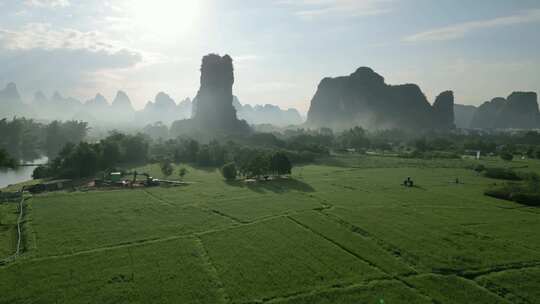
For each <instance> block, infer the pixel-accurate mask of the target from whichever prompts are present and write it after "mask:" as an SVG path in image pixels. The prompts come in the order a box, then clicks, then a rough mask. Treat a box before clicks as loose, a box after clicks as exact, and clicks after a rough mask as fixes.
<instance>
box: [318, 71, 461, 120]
mask: <svg viewBox="0 0 540 304" xmlns="http://www.w3.org/2000/svg"><path fill="white" fill-rule="evenodd" d="M437 104H438V105H437V108H434V107H432V106H431V105H430V104H429V102H428V101H427V99H426V97H425V95H424V94H423V93H422V91H421V90H420V88H419V87H418V86H417V85H415V84H405V85H397V86H393V85H387V84H386V83H385V81H384V78H383V77H382V76H381V75H379V74H377V73H375V72H374V71H373V70H372V69H370V68H367V67H362V68H359V69H358V70H356V72H354V73H353V74H351V75H350V76H344V77H337V78H325V79H323V80H322V81H321V83H320V84H319V86H318V88H317V92H316V93H315V96H314V97H313V99H312V101H311V107H310V109H309V112H308V121H307V124H308V126H312V127H330V128H334V129H344V128H350V127H353V126H358V125H360V126H362V127H365V128H368V129H386V128H405V129H428V128H429V129H431V128H442V129H448V128H451V127H452V124H453V94H450V92H445V93H443V94H442V95H441V96H440V100H439V102H438V103H437ZM441 120H442V121H443V123H439V121H441ZM450 121H452V123H449V122H450Z"/></svg>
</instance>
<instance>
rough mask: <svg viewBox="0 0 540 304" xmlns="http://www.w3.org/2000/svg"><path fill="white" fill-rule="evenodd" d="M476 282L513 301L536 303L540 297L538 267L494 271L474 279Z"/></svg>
mask: <svg viewBox="0 0 540 304" xmlns="http://www.w3.org/2000/svg"><path fill="white" fill-rule="evenodd" d="M476 280H477V281H478V283H479V284H480V285H482V286H485V287H486V288H489V289H490V290H493V292H495V293H498V294H499V295H501V296H503V297H505V298H506V299H508V300H510V301H511V302H513V303H537V302H538V299H540V289H539V288H538V284H539V283H538V282H540V268H538V267H531V268H522V269H520V268H518V269H508V270H505V271H500V272H494V273H492V274H488V275H485V276H481V277H478V278H477V279H476Z"/></svg>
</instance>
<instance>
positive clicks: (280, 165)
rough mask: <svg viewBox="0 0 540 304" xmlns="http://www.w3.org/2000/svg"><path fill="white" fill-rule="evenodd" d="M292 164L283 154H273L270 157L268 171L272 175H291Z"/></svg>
mask: <svg viewBox="0 0 540 304" xmlns="http://www.w3.org/2000/svg"><path fill="white" fill-rule="evenodd" d="M291 169H292V164H291V162H290V160H289V158H288V157H287V155H286V154H285V153H283V152H275V153H274V154H272V156H271V157H270V171H271V172H272V173H274V174H278V175H283V174H291Z"/></svg>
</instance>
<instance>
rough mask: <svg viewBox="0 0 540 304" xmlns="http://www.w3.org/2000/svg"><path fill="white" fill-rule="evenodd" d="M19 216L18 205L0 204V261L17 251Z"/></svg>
mask: <svg viewBox="0 0 540 304" xmlns="http://www.w3.org/2000/svg"><path fill="white" fill-rule="evenodd" d="M18 215H19V212H18V211H17V204H15V203H0V259H3V258H5V257H7V256H10V255H12V254H13V252H14V251H15V246H16V244H17V218H18Z"/></svg>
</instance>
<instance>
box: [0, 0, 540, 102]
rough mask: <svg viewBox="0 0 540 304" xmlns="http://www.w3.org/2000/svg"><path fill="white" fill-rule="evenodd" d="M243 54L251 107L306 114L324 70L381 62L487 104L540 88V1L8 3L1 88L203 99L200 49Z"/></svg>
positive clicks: (1, 20)
mask: <svg viewBox="0 0 540 304" xmlns="http://www.w3.org/2000/svg"><path fill="white" fill-rule="evenodd" d="M210 52H215V53H220V54H224V53H227V54H230V55H231V56H232V57H233V59H234V61H235V76H236V82H235V87H234V91H235V94H236V95H237V96H238V97H239V98H240V100H241V102H243V103H251V104H259V103H272V104H277V105H279V106H281V107H285V108H287V107H297V108H298V109H299V110H301V111H306V110H307V109H308V107H309V101H310V99H311V97H312V96H313V94H314V93H315V90H316V86H317V84H318V83H319V81H320V80H321V79H322V78H323V77H325V76H340V75H348V74H350V73H352V72H353V71H354V70H355V69H356V68H357V67H360V66H369V67H372V68H373V69H374V70H375V71H377V72H378V73H380V74H381V75H383V76H384V77H385V78H386V80H387V82H388V83H391V84H399V83H406V82H413V83H417V84H419V85H420V87H421V88H422V90H423V91H424V93H426V95H427V96H428V98H429V99H430V101H432V100H433V98H434V96H435V95H436V94H437V93H439V92H441V91H443V90H447V89H452V90H454V92H455V95H456V101H457V102H459V103H464V104H479V103H481V102H483V101H485V100H487V99H491V97H494V96H507V95H509V93H510V92H511V91H514V90H532V91H537V92H538V91H540V1H538V0H474V1H471V0H267V1H264V0H198V1H188V0H131V1H130V0H108V1H107V0H106V1H91V0H0V67H1V68H0V86H4V85H5V84H6V83H7V82H10V81H14V82H16V83H17V84H18V86H19V90H20V91H22V92H23V93H24V95H23V96H24V97H26V98H31V95H33V92H34V91H36V90H38V89H42V90H43V91H44V92H45V93H46V94H47V95H50V94H52V92H54V91H55V90H59V91H60V92H62V93H63V94H64V95H70V96H74V97H77V98H79V99H81V100H83V101H84V100H86V99H89V98H90V97H92V96H93V95H95V93H97V92H101V93H103V94H104V95H105V96H106V97H107V98H108V99H109V100H111V99H112V98H113V96H114V93H115V92H116V90H119V89H121V90H125V91H126V92H127V93H128V94H129V96H130V97H131V99H132V101H133V103H134V105H135V107H136V108H142V107H143V106H144V104H145V103H146V101H147V100H149V99H153V97H154V96H155V95H156V93H157V92H159V91H165V92H167V93H169V94H170V95H171V96H172V97H173V98H175V99H176V101H177V102H178V101H179V100H181V99H183V98H185V97H191V96H194V95H195V94H196V91H197V89H198V85H199V65H200V61H201V57H202V56H203V55H205V54H207V53H210Z"/></svg>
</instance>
